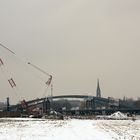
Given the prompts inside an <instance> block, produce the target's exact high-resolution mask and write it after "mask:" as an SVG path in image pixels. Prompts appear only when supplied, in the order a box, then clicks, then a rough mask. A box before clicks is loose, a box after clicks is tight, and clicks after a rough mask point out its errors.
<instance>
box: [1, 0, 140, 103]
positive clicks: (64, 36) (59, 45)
mask: <svg viewBox="0 0 140 140" xmlns="http://www.w3.org/2000/svg"><path fill="white" fill-rule="evenodd" d="M0 42H1V43H3V44H4V45H6V46H7V47H9V48H10V49H11V50H13V51H15V52H16V54H17V55H18V57H19V58H21V59H22V60H23V59H24V60H25V61H26V60H27V61H31V62H32V63H34V64H35V65H37V66H39V67H41V68H42V69H44V70H45V71H47V72H49V73H51V74H53V83H54V95H61V94H87V95H88V94H89V95H95V91H96V82H97V78H99V79H100V86H101V90H102V94H103V95H102V96H104V97H107V96H113V97H119V98H122V97H123V96H128V97H138V96H139V93H140V86H139V83H140V74H139V73H140V63H139V60H140V55H139V52H140V1H139V0H24V1H23V0H21V1H19V0H12V1H9V0H4V1H2V0H0ZM0 55H1V58H2V59H3V61H4V62H5V63H6V67H7V68H6V69H8V73H9V74H6V75H8V76H13V78H14V79H15V81H16V83H17V86H18V89H15V90H17V91H16V92H17V93H16V94H17V95H15V93H13V91H12V89H11V88H10V86H9V84H8V83H7V81H6V80H4V76H3V73H2V72H1V73H0V78H1V79H2V80H0V85H1V87H0V98H1V100H4V99H5V98H6V97H7V96H10V97H11V99H12V101H17V100H19V98H26V99H32V98H36V97H41V96H42V93H43V90H44V85H43V84H44V82H42V81H40V79H39V78H38V77H35V76H34V74H33V72H32V70H33V69H32V68H30V67H29V66H26V65H25V64H24V62H20V60H19V58H18V57H14V56H12V55H11V54H9V53H8V52H6V51H5V50H3V49H2V48H1V49H0ZM26 67H28V68H26ZM38 74H39V73H38ZM38 74H37V75H38ZM39 76H41V77H43V78H44V80H46V79H47V78H48V77H47V76H43V75H40V74H39ZM48 94H49V93H48ZM18 96H19V97H18Z"/></svg>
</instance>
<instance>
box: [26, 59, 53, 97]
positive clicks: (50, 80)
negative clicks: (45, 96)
mask: <svg viewBox="0 0 140 140" xmlns="http://www.w3.org/2000/svg"><path fill="white" fill-rule="evenodd" d="M28 64H29V65H30V66H32V67H33V68H35V69H37V70H38V71H40V72H42V73H43V74H45V75H47V76H49V79H48V80H47V81H46V82H45V84H46V86H47V89H48V87H49V86H50V85H51V97H52V96H53V84H52V75H50V74H49V73H47V72H46V71H44V70H42V69H41V68H39V67H37V66H36V65H34V64H32V63H30V62H28Z"/></svg>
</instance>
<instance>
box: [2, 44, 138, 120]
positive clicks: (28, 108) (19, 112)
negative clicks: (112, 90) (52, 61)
mask: <svg viewBox="0 0 140 140" xmlns="http://www.w3.org/2000/svg"><path fill="white" fill-rule="evenodd" d="M0 46H1V49H4V50H6V51H7V52H8V53H10V54H11V55H13V56H14V57H15V58H16V59H18V57H17V55H16V54H15V53H14V52H13V51H11V50H10V49H9V48H7V47H6V46H4V45H2V44H0ZM26 65H28V66H29V67H31V68H33V69H35V70H36V71H39V72H40V73H42V74H43V75H45V76H47V77H48V79H47V80H46V81H45V82H44V84H45V92H44V93H45V96H44V95H43V96H42V97H40V98H35V99H32V100H28V101H27V100H25V99H21V101H20V102H19V103H17V104H15V105H12V104H10V98H9V97H7V99H6V105H5V106H4V107H3V108H2V109H1V111H0V117H33V118H41V117H43V116H47V117H48V116H51V115H53V116H57V117H55V118H61V119H62V118H63V117H62V116H63V115H70V116H75V115H81V116H88V115H109V114H112V113H114V112H117V111H121V112H123V113H128V114H131V115H132V114H140V108H139V107H137V106H135V105H134V104H130V103H128V102H127V101H125V100H121V99H115V98H113V97H107V98H104V97H102V95H101V89H100V84H99V79H98V80H97V89H96V95H95V96H91V95H90V96H89V95H59V96H55V95H53V82H52V79H53V76H52V75H51V74H49V73H48V72H46V71H44V70H42V69H41V68H40V67H38V66H36V65H34V64H32V63H31V62H27V63H26ZM6 67H7V66H6V64H5V60H4V59H3V58H0V69H1V72H2V74H3V76H4V77H5V79H6V80H7V85H8V84H9V86H10V87H11V88H12V89H13V91H14V92H15V93H16V94H19V93H17V87H18V85H17V83H16V81H15V80H14V78H13V77H12V76H11V75H9V73H8V71H9V70H7V68H6ZM48 90H50V94H49V95H48V93H47V92H48Z"/></svg>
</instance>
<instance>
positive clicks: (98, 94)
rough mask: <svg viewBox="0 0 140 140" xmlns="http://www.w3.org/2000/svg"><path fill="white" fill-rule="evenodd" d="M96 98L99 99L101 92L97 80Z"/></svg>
mask: <svg viewBox="0 0 140 140" xmlns="http://www.w3.org/2000/svg"><path fill="white" fill-rule="evenodd" d="M96 97H99V98H100V97H101V90H100V85H99V79H98V80H97V89H96Z"/></svg>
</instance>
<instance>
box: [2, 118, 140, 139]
mask: <svg viewBox="0 0 140 140" xmlns="http://www.w3.org/2000/svg"><path fill="white" fill-rule="evenodd" d="M139 126H140V121H139V120H137V121H135V122H134V121H131V120H76V119H70V120H44V119H29V118H25V119H23V118H16V119H11V118H6V119H4V118H3V119H0V140H67V139H69V140H120V139H121V140H124V139H126V140H129V139H132V138H133V139H135V140H136V139H137V140H140V127H139Z"/></svg>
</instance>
